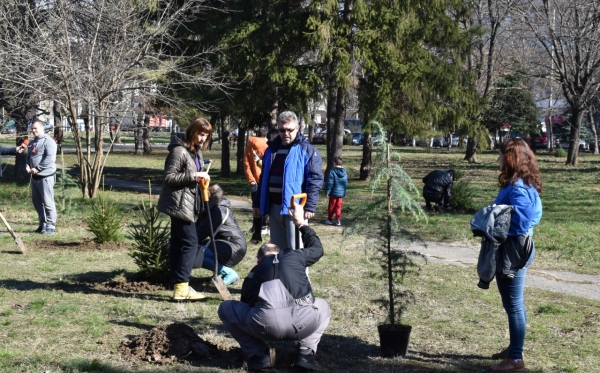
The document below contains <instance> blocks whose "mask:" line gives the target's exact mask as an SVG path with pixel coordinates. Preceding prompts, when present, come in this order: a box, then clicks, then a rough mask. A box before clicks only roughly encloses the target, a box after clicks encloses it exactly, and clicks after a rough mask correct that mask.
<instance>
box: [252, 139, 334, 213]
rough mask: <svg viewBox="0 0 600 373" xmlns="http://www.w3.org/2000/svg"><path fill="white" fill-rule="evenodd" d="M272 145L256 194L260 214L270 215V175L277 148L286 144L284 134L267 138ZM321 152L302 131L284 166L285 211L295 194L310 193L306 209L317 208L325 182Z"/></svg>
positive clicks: (255, 198)
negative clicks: (282, 138) (282, 141)
mask: <svg viewBox="0 0 600 373" xmlns="http://www.w3.org/2000/svg"><path fill="white" fill-rule="evenodd" d="M267 144H268V146H269V147H268V148H267V150H266V151H265V154H264V157H263V169H262V173H261V175H260V182H259V186H258V190H259V192H260V193H255V194H254V200H253V201H252V207H254V208H257V207H260V214H261V215H263V216H264V215H266V214H268V213H269V211H270V210H271V200H270V198H269V175H270V173H271V163H272V162H273V160H274V159H275V155H276V154H277V150H279V148H280V147H281V146H282V144H281V138H280V137H279V136H277V137H276V138H275V139H274V140H272V141H269V142H267ZM321 168H322V160H321V154H319V152H318V151H317V149H315V147H314V146H312V145H311V144H310V143H309V142H308V141H306V139H305V138H304V136H303V135H302V134H301V133H298V136H297V137H296V139H295V140H294V142H293V143H292V146H291V148H290V151H289V153H288V155H287V157H286V159H285V164H284V166H283V190H282V192H281V199H282V203H281V215H288V213H289V208H290V200H291V198H292V196H293V195H294V194H298V193H306V194H307V199H306V205H305V206H304V210H305V211H310V212H316V211H317V201H318V200H319V190H321V187H322V186H323V171H322V169H321Z"/></svg>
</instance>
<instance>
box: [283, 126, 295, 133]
mask: <svg viewBox="0 0 600 373" xmlns="http://www.w3.org/2000/svg"><path fill="white" fill-rule="evenodd" d="M298 127H299V126H296V127H294V128H279V132H280V133H284V132H287V133H292V132H294V131H295V130H297V129H298Z"/></svg>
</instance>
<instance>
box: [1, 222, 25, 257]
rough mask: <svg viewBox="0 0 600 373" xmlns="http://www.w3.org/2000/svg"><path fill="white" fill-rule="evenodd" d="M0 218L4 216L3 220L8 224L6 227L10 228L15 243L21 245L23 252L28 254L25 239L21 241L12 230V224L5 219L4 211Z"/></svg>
mask: <svg viewBox="0 0 600 373" xmlns="http://www.w3.org/2000/svg"><path fill="white" fill-rule="evenodd" d="M0 218H2V221H3V222H4V225H6V229H8V231H9V232H10V235H11V236H12V238H14V239H15V243H16V244H17V246H18V247H19V250H21V252H22V253H23V254H27V248H26V247H25V244H23V241H21V239H20V238H19V237H17V235H16V234H15V232H14V231H13V230H12V228H11V227H10V225H8V222H7V221H6V219H4V215H2V213H0Z"/></svg>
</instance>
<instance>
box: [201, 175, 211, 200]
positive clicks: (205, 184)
mask: <svg viewBox="0 0 600 373" xmlns="http://www.w3.org/2000/svg"><path fill="white" fill-rule="evenodd" d="M209 183H210V181H208V180H206V179H200V186H201V187H202V199H203V200H204V202H208V184H209Z"/></svg>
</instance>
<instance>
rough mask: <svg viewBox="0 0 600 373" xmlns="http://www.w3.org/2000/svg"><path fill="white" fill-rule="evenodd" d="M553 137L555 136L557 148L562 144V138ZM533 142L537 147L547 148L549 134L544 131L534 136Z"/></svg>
mask: <svg viewBox="0 0 600 373" xmlns="http://www.w3.org/2000/svg"><path fill="white" fill-rule="evenodd" d="M552 137H554V147H555V148H556V147H558V146H560V140H559V139H558V138H557V137H556V136H552ZM533 142H534V143H535V147H536V148H545V147H547V146H548V135H546V134H545V133H543V134H541V135H539V136H536V137H534V138H533Z"/></svg>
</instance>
